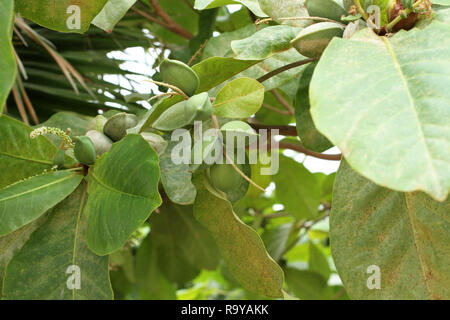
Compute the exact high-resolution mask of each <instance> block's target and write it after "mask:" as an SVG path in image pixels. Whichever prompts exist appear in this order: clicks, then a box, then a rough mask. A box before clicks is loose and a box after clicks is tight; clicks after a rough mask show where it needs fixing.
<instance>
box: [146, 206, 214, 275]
mask: <svg viewBox="0 0 450 320" xmlns="http://www.w3.org/2000/svg"><path fill="white" fill-rule="evenodd" d="M150 225H151V226H152V231H151V232H156V233H161V232H163V231H165V232H164V234H165V236H168V237H170V238H172V239H173V240H172V241H173V242H174V247H176V248H177V254H178V255H181V256H183V257H184V258H185V259H186V261H188V262H189V263H190V264H191V265H192V266H194V267H196V268H198V269H207V270H215V269H216V268H217V266H218V264H219V258H220V257H219V254H218V252H217V246H216V244H215V242H214V239H213V238H212V236H211V234H210V233H209V231H208V230H206V229H205V227H203V226H202V225H201V224H200V223H199V222H198V221H197V220H195V218H194V215H193V212H192V206H180V205H176V204H173V203H170V202H168V203H167V204H165V205H164V206H162V207H161V208H160V213H159V214H158V215H154V216H153V217H152V218H151V219H150ZM165 266H166V265H164V267H165Z"/></svg>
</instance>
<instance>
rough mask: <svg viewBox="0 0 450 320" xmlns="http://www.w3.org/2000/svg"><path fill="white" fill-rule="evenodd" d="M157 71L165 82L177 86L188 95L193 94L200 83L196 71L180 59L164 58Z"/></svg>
mask: <svg viewBox="0 0 450 320" xmlns="http://www.w3.org/2000/svg"><path fill="white" fill-rule="evenodd" d="M159 72H160V73H161V77H162V80H163V81H164V82H165V83H168V84H170V85H173V86H176V87H178V88H179V89H181V90H182V91H183V92H184V93H186V94H187V95H188V96H192V95H194V94H195V92H196V91H197V89H198V86H199V85H200V79H199V78H198V75H197V73H195V71H194V70H192V68H191V67H189V66H188V65H187V64H185V63H183V62H181V61H177V60H170V59H165V60H164V61H163V62H162V63H161V65H160V66H159Z"/></svg>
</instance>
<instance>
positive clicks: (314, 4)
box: [305, 0, 348, 21]
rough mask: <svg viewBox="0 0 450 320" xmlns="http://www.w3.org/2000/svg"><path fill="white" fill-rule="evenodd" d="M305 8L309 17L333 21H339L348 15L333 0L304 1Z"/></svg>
mask: <svg viewBox="0 0 450 320" xmlns="http://www.w3.org/2000/svg"><path fill="white" fill-rule="evenodd" d="M305 7H306V9H307V10H308V13H309V15H310V16H311V17H322V18H327V19H331V20H334V21H341V17H342V16H346V15H347V14H348V13H347V12H346V11H345V9H344V8H343V7H342V6H341V5H340V4H338V3H337V2H335V1H333V0H306V2H305Z"/></svg>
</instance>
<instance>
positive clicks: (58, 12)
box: [15, 0, 108, 33]
mask: <svg viewBox="0 0 450 320" xmlns="http://www.w3.org/2000/svg"><path fill="white" fill-rule="evenodd" d="M107 1H108V0H97V1H90V0H78V1H76V2H74V1H73V0H55V1H53V3H52V5H49V4H48V1H47V0H15V4H16V10H17V11H18V12H19V13H20V15H21V16H22V17H24V18H28V19H30V20H32V21H33V22H36V23H37V24H40V25H41V26H44V27H46V28H49V29H52V30H56V31H60V32H76V33H84V32H85V31H86V30H87V29H88V28H89V25H90V24H91V21H92V20H93V19H94V18H95V16H96V15H97V14H98V13H99V12H100V11H101V10H102V8H103V7H104V6H105V4H106V2H107Z"/></svg>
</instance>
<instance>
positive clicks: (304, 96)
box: [295, 64, 333, 152]
mask: <svg viewBox="0 0 450 320" xmlns="http://www.w3.org/2000/svg"><path fill="white" fill-rule="evenodd" d="M315 67H316V66H315V64H311V65H309V66H307V67H306V68H305V71H303V73H302V76H301V78H300V84H299V86H298V91H297V95H296V97H295V120H296V124H297V133H298V136H299V137H300V140H301V141H302V144H303V145H304V146H305V147H306V148H308V149H310V150H314V151H317V152H323V151H325V150H328V149H330V148H331V147H332V146H333V145H332V144H331V142H330V141H329V140H328V139H327V138H325V137H324V136H323V135H322V134H321V133H320V132H319V131H317V129H316V126H315V125H314V122H313V120H312V118H311V113H310V111H309V109H310V104H309V83H310V82H311V78H312V75H313V72H314V69H315Z"/></svg>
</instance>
